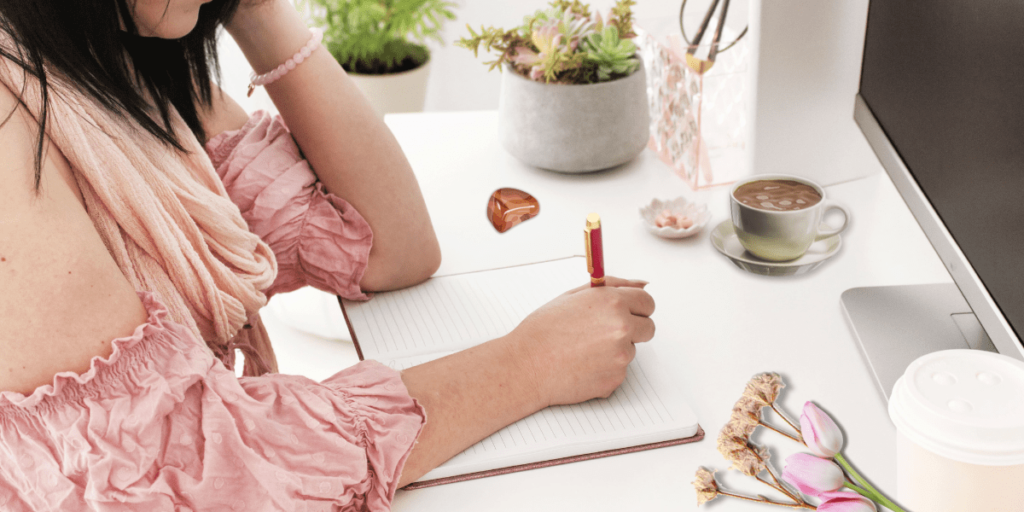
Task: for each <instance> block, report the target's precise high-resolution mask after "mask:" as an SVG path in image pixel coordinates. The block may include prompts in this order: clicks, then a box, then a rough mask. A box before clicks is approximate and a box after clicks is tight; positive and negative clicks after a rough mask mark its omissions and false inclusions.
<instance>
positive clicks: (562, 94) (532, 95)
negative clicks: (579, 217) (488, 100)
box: [498, 66, 650, 173]
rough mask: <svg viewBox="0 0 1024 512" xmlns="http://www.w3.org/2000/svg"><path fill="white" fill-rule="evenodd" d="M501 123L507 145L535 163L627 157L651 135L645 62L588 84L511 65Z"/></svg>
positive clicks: (577, 169) (592, 167)
mask: <svg viewBox="0 0 1024 512" xmlns="http://www.w3.org/2000/svg"><path fill="white" fill-rule="evenodd" d="M498 126H499V128H498V130H499V138H500V140H501V144H502V146H504V147H505V149H506V150H507V151H508V152H509V153H511V154H512V155H513V156H515V157H516V158H518V159H519V160H521V161H522V162H524V163H526V164H529V165H532V166H534V167H540V168H541V169H548V170H552V171H558V172H565V173H581V172H591V171H598V170H601V169H607V168H609V167H614V166H616V165H619V164H623V163H626V162H628V161H630V160H632V159H633V158H634V157H636V155H638V154H640V152H641V151H643V149H644V147H646V146H647V140H648V138H650V117H649V114H648V107H647V82H646V75H645V73H644V68H643V66H641V67H640V69H639V70H637V71H636V72H635V73H633V74H632V75H629V76H627V77H625V78H620V79H618V80H613V81H611V82H602V83H597V84H587V85H564V84H546V83H543V82H535V81H533V80H530V79H528V78H526V77H523V76H521V75H519V74H518V73H516V72H515V71H512V70H511V69H507V68H506V69H505V70H504V71H503V72H502V74H501V97H500V99H499V103H498Z"/></svg>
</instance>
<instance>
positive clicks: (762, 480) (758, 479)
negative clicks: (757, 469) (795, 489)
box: [754, 471, 806, 503]
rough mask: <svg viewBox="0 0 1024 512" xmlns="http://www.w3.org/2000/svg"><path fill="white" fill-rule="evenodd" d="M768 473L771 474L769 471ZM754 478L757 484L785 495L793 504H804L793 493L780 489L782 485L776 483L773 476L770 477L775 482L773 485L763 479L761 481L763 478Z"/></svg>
mask: <svg viewBox="0 0 1024 512" xmlns="http://www.w3.org/2000/svg"><path fill="white" fill-rule="evenodd" d="M768 473H769V474H771V472H770V471H769V472H768ZM754 478H755V479H756V480H757V481H758V482H761V483H762V484H765V485H767V486H768V487H771V488H772V489H775V490H776V491H779V492H781V493H782V494H785V495H786V496H787V497H788V498H789V499H791V500H793V501H794V502H795V503H806V502H805V501H804V500H802V499H800V498H797V497H796V496H794V495H793V493H791V492H789V491H788V490H786V488H784V487H782V484H780V483H778V482H779V481H778V480H775V475H772V480H775V483H774V484H773V483H771V482H769V481H767V480H765V479H763V478H761V477H759V476H758V477H754Z"/></svg>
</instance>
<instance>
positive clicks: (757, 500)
mask: <svg viewBox="0 0 1024 512" xmlns="http://www.w3.org/2000/svg"><path fill="white" fill-rule="evenodd" d="M718 494H721V495H722V496H732V497H733V498H739V499H741V500H747V501H753V502H755V503H766V504H768V505H777V506H780V507H788V508H807V509H811V510H815V507H814V506H813V505H808V504H807V503H782V502H778V501H772V500H770V499H768V498H765V497H764V496H760V497H758V498H751V497H750V496H743V495H742V494H733V493H731V492H725V491H721V490H720V491H718Z"/></svg>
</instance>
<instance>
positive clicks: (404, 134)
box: [267, 112, 949, 512]
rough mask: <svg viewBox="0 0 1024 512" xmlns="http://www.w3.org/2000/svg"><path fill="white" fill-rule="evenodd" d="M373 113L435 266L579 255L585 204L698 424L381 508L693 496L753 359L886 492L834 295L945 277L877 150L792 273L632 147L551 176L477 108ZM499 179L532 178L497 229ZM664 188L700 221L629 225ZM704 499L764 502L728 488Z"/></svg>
mask: <svg viewBox="0 0 1024 512" xmlns="http://www.w3.org/2000/svg"><path fill="white" fill-rule="evenodd" d="M387 122H388V124H389V126H390V127H391V129H392V130H393V132H394V133H395V136H396V137H397V138H398V140H399V142H400V143H401V144H402V147H403V149H404V150H405V152H406V154H407V155H408V157H409V160H410V161H411V162H412V165H413V168H414V169H415V170H416V174H417V177H418V179H419V182H420V186H421V187H422V189H423V194H424V197H425V198H426V202H427V206H428V208H429V211H430V214H431V218H432V220H433V223H434V226H435V229H436V230H437V235H438V239H439V241H440V244H441V248H442V252H443V258H444V260H443V263H442V265H441V269H440V270H439V272H438V273H439V274H442V275H443V274H451V273H457V272H465V271H470V270H480V269H487V268H493V267H498V266H504V265H510V264H519V263H528V262H534V261H541V260H546V259H551V258H557V257H563V256H568V255H573V254H581V253H582V251H583V247H582V240H581V236H580V233H581V230H582V229H583V220H584V218H585V217H586V214H587V213H589V212H592V211H594V212H599V213H600V214H601V217H602V221H603V228H604V239H605V245H604V249H605V261H606V268H607V270H608V272H609V274H611V275H617V276H622V277H628V278H636V279H645V280H647V281H650V283H651V284H650V285H649V286H648V287H647V290H648V291H649V292H650V293H651V294H652V295H653V296H654V298H655V300H656V302H657V311H656V312H655V314H654V319H655V322H656V324H657V335H656V336H655V339H654V341H652V342H651V343H650V344H649V346H646V347H643V348H642V349H644V350H653V351H655V352H656V353H657V354H658V356H659V358H660V359H661V360H662V361H663V363H664V364H665V365H666V366H667V367H668V368H669V369H670V371H671V373H672V374H673V375H674V378H675V379H676V382H677V383H678V385H679V386H680V387H681V389H682V390H683V392H684V393H685V394H686V396H687V397H688V399H689V401H690V404H691V405H692V407H693V409H694V411H695V412H696V414H697V417H698V418H699V419H700V423H701V425H702V426H703V427H704V429H705V430H706V431H707V432H708V438H707V439H706V440H705V441H703V442H701V443H697V444H693V445H684V446H677V447H671V448H663V449H659V450H654V451H648V452H640V453H634V454H629V455H623V456H617V457H613V458H606V459H599V460H593V461H588V462H582V463H576V464H570V465H565V466H558V467H552V468H546V469H541V470H534V471H527V472H522V473H516V474H511V475H505V476H501V477H493V478H487V479H482V480H475V481H471V482H463V483H458V484H451V485H444V486H439V487H433V488H428V489H422V490H416V491H408V492H405V491H399V493H398V495H397V496H396V498H395V502H394V510H396V511H404V510H410V511H411V510H416V511H432V510H437V511H442V510H443V511H451V510H474V511H476V510H488V511H500V510H509V511H516V512H519V511H521V510H524V509H528V510H558V511H563V510H697V507H696V505H695V503H696V499H695V495H694V491H693V487H692V485H690V482H691V481H692V480H693V477H694V472H695V471H696V469H697V467H698V466H705V467H708V468H716V469H722V470H724V469H725V468H726V467H727V466H728V463H727V462H726V461H725V460H724V459H723V458H722V457H721V456H720V455H719V454H718V452H717V451H716V449H715V438H716V437H717V434H718V430H719V429H720V428H721V427H722V425H723V424H724V423H725V422H726V421H727V420H728V417H729V413H730V409H731V408H732V405H733V403H734V402H735V400H736V399H737V398H738V397H739V395H740V393H741V392H742V390H743V386H744V384H745V383H746V381H747V379H749V378H750V376H751V375H753V374H755V373H758V372H763V371H775V372H778V373H780V374H782V376H783V377H784V378H785V380H786V382H787V383H788V386H787V388H786V389H785V390H784V392H783V399H782V400H781V403H782V404H783V405H784V407H785V409H786V410H788V411H789V412H790V413H791V415H792V416H794V417H796V416H798V415H799V411H800V408H801V407H802V404H803V403H804V401H807V400H814V401H815V402H816V403H817V404H819V405H820V406H822V407H823V408H825V409H826V410H828V411H829V412H830V413H831V414H832V415H833V417H834V418H835V419H836V420H837V422H838V423H839V424H840V425H841V426H842V427H843V429H844V430H845V432H846V439H847V443H846V450H845V453H846V455H847V458H848V460H850V461H851V462H852V463H853V464H854V465H855V466H857V467H858V468H859V469H861V470H862V473H863V474H865V475H866V476H868V478H869V479H871V480H873V482H874V483H876V484H877V485H878V486H879V487H880V488H881V489H882V490H883V491H886V492H888V493H893V492H894V491H895V469H894V467H893V461H894V450H895V430H894V428H893V426H892V425H891V423H890V422H889V419H888V414H887V413H886V408H885V402H884V401H883V399H882V397H881V394H880V392H879V391H878V390H877V389H876V387H875V385H874V383H873V381H872V378H871V376H870V372H869V370H868V368H867V366H866V364H865V363H864V361H863V358H862V356H861V354H860V351H859V348H858V347H857V344H856V341H855V340H854V338H853V336H852V334H851V331H850V330H849V328H848V326H847V325H846V323H845V320H844V316H843V312H842V308H841V306H840V302H839V296H840V294H841V293H842V292H843V291H845V290H846V289H848V288H852V287H858V286H877V285H895V284H920V283H932V282H948V281H949V276H948V274H947V273H946V271H945V269H944V268H943V266H942V264H941V262H940V261H939V259H938V257H937V256H936V255H935V253H934V251H933V250H932V248H931V246H930V245H929V243H928V241H927V239H925V237H924V235H923V234H922V232H921V230H920V229H919V228H918V226H917V224H916V222H915V221H914V219H913V217H911V215H910V213H909V211H908V210H907V208H906V206H905V205H904V204H903V201H902V200H901V199H900V197H899V195H898V193H897V192H896V190H895V189H894V188H893V186H892V184H891V182H890V181H889V179H888V177H887V176H886V175H885V174H884V172H881V170H880V169H881V167H880V166H878V169H879V171H878V172H875V173H874V174H872V175H871V176H869V177H867V178H862V179H859V180H856V181H852V182H847V183H843V184H839V185H835V186H832V187H828V188H827V194H828V196H829V198H831V199H833V200H835V201H838V202H840V203H842V204H843V205H845V206H847V207H848V208H849V209H850V211H851V212H852V215H853V220H852V222H851V224H850V227H849V228H848V229H847V230H846V231H845V232H844V233H843V235H842V236H843V247H842V250H841V252H840V253H839V254H838V255H837V256H836V257H835V258H833V259H832V260H831V261H829V262H827V263H826V264H824V265H823V266H822V267H820V268H818V269H817V270H815V271H814V272H812V273H810V274H807V275H803V276H795V277H786V278H771V277H763V276H757V275H753V274H749V273H746V272H744V271H742V270H740V269H738V268H736V267H735V266H734V265H733V264H732V263H731V262H729V261H728V260H727V259H725V258H724V257H723V256H721V255H720V254H718V252H716V251H715V249H714V248H713V247H712V246H711V243H710V241H709V239H708V235H709V231H710V228H712V227H713V226H714V225H716V224H717V223H718V222H721V221H723V220H726V219H727V218H728V200H727V198H728V191H727V188H726V187H718V188H715V189H711V190H707V191H701V192H697V193H694V192H691V191H690V190H689V189H688V187H687V186H686V184H685V183H683V182H682V181H681V180H680V179H678V178H677V177H676V176H674V175H673V174H672V172H671V171H670V170H669V169H668V167H667V166H665V165H664V164H663V163H661V162H660V161H659V160H658V159H657V158H656V157H655V155H653V154H652V153H651V152H649V151H645V152H644V153H642V154H641V155H640V156H639V157H638V158H637V159H636V160H634V161H633V162H631V163H629V164H626V165H624V166H622V167H620V168H617V169H613V170H610V171H605V172H601V173H596V174H589V175H576V176H571V175H560V174H555V173H551V172H547V171H542V170H538V169H533V168H530V167H527V166H525V165H523V164H521V163H519V162H518V161H516V160H515V159H514V158H513V157H511V156H510V155H508V154H507V153H506V152H505V151H504V150H502V149H501V147H500V145H499V143H498V141H497V115H496V113H495V112H465V113H437V114H405V115H397V116H389V117H388V119H387ZM876 165H877V164H876ZM499 187H516V188H520V189H522V190H525V191H527V192H530V193H531V194H533V195H534V196H535V197H537V198H538V200H539V201H540V204H541V212H540V215H539V216H538V217H536V218H534V219H531V220H529V221H527V222H526V223H524V224H522V225H520V226H517V227H515V228H513V229H512V230H510V231H508V232H506V233H504V234H498V233H497V232H496V231H495V230H494V229H493V228H492V227H491V226H490V225H489V223H488V221H487V219H486V216H485V208H486V202H487V198H488V197H489V195H490V193H491V192H493V191H494V190H495V189H496V188H499ZM680 195H685V196H688V197H691V198H694V199H696V200H699V201H704V202H707V203H708V205H709V207H710V210H711V211H712V213H713V218H712V220H711V224H710V225H709V226H708V228H707V229H706V230H705V231H704V232H702V233H701V234H699V235H698V236H696V237H694V238H691V239H684V240H675V241H673V240H663V239H660V238H657V237H655V236H653V235H651V234H649V233H647V232H646V231H645V230H644V229H643V227H642V225H641V224H640V217H639V213H638V209H639V207H640V206H642V205H644V204H646V203H647V202H649V201H650V199H651V198H653V197H660V198H670V197H676V196H680ZM267 323H268V329H270V330H271V337H272V339H276V340H277V343H275V345H277V346H278V347H279V352H282V354H281V356H282V360H294V359H289V358H292V357H293V356H294V357H297V356H295V354H293V352H295V349H294V347H296V346H301V347H304V349H308V350H313V351H318V352H320V353H323V354H335V355H337V354H341V353H343V352H346V353H347V352H351V345H350V344H344V343H339V342H330V341H325V340H312V339H308V338H309V337H306V338H307V339H305V340H303V339H302V338H303V335H301V334H299V333H297V332H295V331H292V330H289V329H288V328H287V327H284V326H283V325H281V324H280V323H279V322H275V321H268V322H267ZM282 338H291V339H292V340H295V341H296V343H298V345H286V344H287V343H288V342H287V341H283V340H282ZM310 347H312V348H310ZM302 357H303V358H313V355H311V354H310V353H308V352H305V353H303V354H302ZM349 357H351V356H349ZM318 359H320V360H324V359H333V361H332V362H336V361H337V360H338V358H337V357H333V358H332V357H326V358H318ZM282 367H285V368H283V370H284V371H287V370H288V369H287V368H286V365H285V364H282ZM307 373H314V374H316V373H317V371H311V372H307ZM310 376H311V377H314V378H322V377H324V376H325V375H310ZM762 430H763V429H762ZM757 436H759V437H760V439H761V440H763V441H766V442H767V443H768V444H769V445H770V446H772V447H773V455H774V458H775V461H776V466H777V467H778V468H780V469H781V465H782V460H783V459H784V457H785V456H788V455H789V454H791V453H794V452H795V451H799V447H798V446H796V445H795V444H794V443H792V442H790V441H788V440H785V439H782V438H780V437H779V436H776V435H774V434H772V435H771V436H769V435H767V434H766V433H764V432H759V433H758V434H757ZM719 476H722V477H723V478H722V481H723V482H724V484H725V485H726V486H727V487H728V486H731V487H734V488H739V489H746V490H751V491H756V492H764V491H765V490H766V489H764V488H760V489H759V488H757V487H751V486H750V483H751V482H750V479H748V478H746V477H742V476H741V475H739V474H736V473H730V474H727V475H724V476H723V475H722V474H721V473H720V474H719ZM890 495H891V494H890ZM715 505H716V506H715V507H713V508H715V509H717V510H748V509H749V510H764V506H763V505H761V506H756V505H754V504H747V503H743V502H740V501H738V500H733V499H728V498H723V499H721V502H716V503H715Z"/></svg>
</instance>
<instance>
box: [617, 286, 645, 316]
mask: <svg viewBox="0 0 1024 512" xmlns="http://www.w3.org/2000/svg"><path fill="white" fill-rule="evenodd" d="M615 292H616V293H618V294H619V295H620V296H622V298H623V300H624V302H625V304H626V306H628V307H629V312H630V313H632V314H634V315H638V316H645V317H646V316H651V315H652V314H653V313H654V297H651V294H649V293H647V292H645V291H643V290H642V289H640V288H632V287H621V288H617V289H616V290H615Z"/></svg>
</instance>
